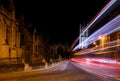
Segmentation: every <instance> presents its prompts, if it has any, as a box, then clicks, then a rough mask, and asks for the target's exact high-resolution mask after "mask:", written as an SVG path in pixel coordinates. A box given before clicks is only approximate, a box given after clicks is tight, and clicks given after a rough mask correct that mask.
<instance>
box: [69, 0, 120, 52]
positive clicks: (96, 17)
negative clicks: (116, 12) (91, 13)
mask: <svg viewBox="0 0 120 81" xmlns="http://www.w3.org/2000/svg"><path fill="white" fill-rule="evenodd" d="M118 1H119V0H110V1H109V2H108V3H107V4H106V5H105V6H104V7H103V8H102V9H101V10H100V12H98V14H97V15H96V16H95V17H94V18H93V19H92V20H91V21H90V22H89V23H88V25H87V26H86V27H85V28H84V29H83V31H82V33H80V34H79V36H78V37H77V38H76V39H75V41H74V42H73V43H72V45H71V49H73V50H72V51H74V49H75V48H77V46H76V47H75V48H74V45H75V44H76V43H77V41H78V40H79V37H80V36H82V35H83V34H84V33H85V32H86V31H87V30H88V29H89V28H90V27H91V26H92V25H93V24H94V23H95V22H96V21H97V20H98V19H99V18H100V17H101V16H102V15H103V14H104V13H105V12H106V11H107V10H108V9H109V8H111V7H112V6H114V4H115V3H120V1H119V2H118ZM110 10H112V9H110ZM102 18H103V17H102Z"/></svg>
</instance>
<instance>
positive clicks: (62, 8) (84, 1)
mask: <svg viewBox="0 0 120 81" xmlns="http://www.w3.org/2000/svg"><path fill="white" fill-rule="evenodd" d="M108 1H109V0H76V1H75V0H68V1H65V0H64V1H62V0H54V1H51V0H48V1H46V0H15V1H14V3H15V9H16V15H17V16H19V15H20V14H22V15H24V16H25V20H26V23H28V22H30V23H32V24H33V26H34V27H37V30H38V31H39V32H40V33H42V35H43V37H44V38H45V39H48V40H49V41H50V42H52V43H54V42H55V43H59V42H62V43H68V44H72V42H73V41H74V40H75V39H76V37H77V36H78V35H79V24H80V23H88V22H89V21H90V20H91V19H92V18H93V17H94V16H95V15H96V14H97V13H98V11H99V10H100V9H101V8H102V7H103V6H104V5H105V4H106V2H108Z"/></svg>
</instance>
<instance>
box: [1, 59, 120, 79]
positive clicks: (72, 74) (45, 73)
mask: <svg viewBox="0 0 120 81" xmlns="http://www.w3.org/2000/svg"><path fill="white" fill-rule="evenodd" d="M77 66H78V67H77ZM81 68H83V66H81V65H79V64H77V63H74V62H72V61H63V62H60V63H58V64H56V65H55V66H54V67H51V68H47V69H38V70H30V71H23V72H13V73H3V74H2V73H1V74H0V81H119V80H117V79H114V78H110V77H106V76H105V77H104V76H100V75H97V74H94V73H91V72H88V71H87V70H86V71H85V69H81ZM85 68H86V67H85ZM89 69H90V68H89ZM92 70H93V69H92Z"/></svg>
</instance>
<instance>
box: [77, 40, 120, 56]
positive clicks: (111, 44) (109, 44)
mask: <svg viewBox="0 0 120 81" xmlns="http://www.w3.org/2000/svg"><path fill="white" fill-rule="evenodd" d="M101 46H104V48H101ZM118 46H120V40H119V39H118V40H115V41H112V42H107V43H105V44H103V45H99V46H97V47H93V48H89V49H86V50H81V51H80V52H77V53H75V55H81V54H88V53H92V52H97V51H102V50H106V49H110V48H114V47H118Z"/></svg>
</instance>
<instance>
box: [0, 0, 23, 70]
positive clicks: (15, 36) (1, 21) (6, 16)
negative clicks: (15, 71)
mask: <svg viewBox="0 0 120 81" xmlns="http://www.w3.org/2000/svg"><path fill="white" fill-rule="evenodd" d="M8 3H9V4H10V5H9V6H8V7H4V6H3V5H0V64H1V65H2V64H8V65H12V64H14V65H15V64H23V63H22V60H23V58H22V48H21V47H20V35H21V34H20V31H19V29H18V27H17V25H18V22H17V21H16V18H15V10H14V5H13V0H9V1H8ZM16 68H17V67H16Z"/></svg>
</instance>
